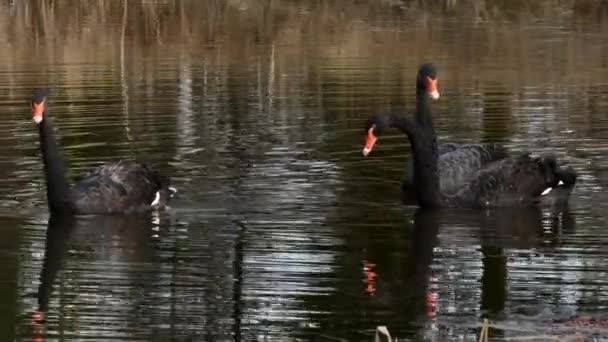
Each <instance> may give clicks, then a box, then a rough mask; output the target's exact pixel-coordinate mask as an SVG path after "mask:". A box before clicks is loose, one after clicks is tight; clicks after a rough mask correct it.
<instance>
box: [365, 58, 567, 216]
mask: <svg viewBox="0 0 608 342" xmlns="http://www.w3.org/2000/svg"><path fill="white" fill-rule="evenodd" d="M438 98H439V91H438V88H437V75H436V70H435V67H434V66H433V65H432V64H430V63H428V64H424V65H422V66H421V67H420V69H419V71H418V76H417V80H416V100H417V102H416V115H415V116H414V118H413V119H410V118H406V117H402V116H399V115H396V114H388V115H374V116H371V117H370V118H369V120H368V121H367V124H366V127H365V131H366V134H367V140H366V144H365V148H364V149H363V154H364V155H367V154H369V152H370V151H371V149H372V148H373V146H374V144H375V142H376V140H377V137H378V135H380V134H381V133H382V131H383V129H385V128H389V127H391V128H397V129H400V130H401V131H402V132H404V133H405V134H407V136H408V139H409V141H410V145H411V148H412V155H413V159H414V163H413V167H414V177H413V185H412V187H413V188H414V192H415V194H416V200H417V201H418V204H419V205H420V206H421V207H513V206H530V205H536V204H541V203H543V197H544V196H547V195H548V194H549V193H551V192H552V191H553V190H556V189H559V190H563V189H567V190H570V189H572V187H573V186H574V184H575V183H576V172H575V171H574V170H573V169H571V168H561V167H559V166H558V164H557V160H556V158H555V156H554V155H550V154H547V155H543V156H540V157H537V158H533V157H531V156H530V155H529V154H525V155H522V156H519V157H517V158H506V157H505V156H500V157H498V158H497V160H495V161H490V162H487V163H483V164H481V163H477V164H475V165H476V166H477V168H478V169H477V170H474V169H475V168H469V167H466V168H464V167H462V170H461V171H458V170H457V171H454V173H453V174H457V175H458V177H453V176H448V173H445V176H444V177H448V178H454V179H450V180H449V181H448V180H446V181H443V182H442V181H441V179H440V177H441V176H442V171H440V167H442V163H446V162H447V161H448V160H449V158H448V157H442V156H447V155H449V154H451V153H453V152H446V153H444V154H442V155H440V154H439V152H440V151H439V149H438V147H437V137H436V134H435V128H434V126H433V118H432V114H431V109H430V101H431V99H438ZM503 152H504V151H503ZM475 153H479V151H478V152H475ZM501 153H502V152H501ZM444 158H445V159H444ZM442 159H443V162H442V161H441V160H442ZM456 159H458V158H456ZM443 172H445V171H443ZM450 172H452V171H450ZM447 183H450V186H442V184H447ZM558 192H559V193H563V194H565V196H569V194H570V192H569V191H556V193H558Z"/></svg>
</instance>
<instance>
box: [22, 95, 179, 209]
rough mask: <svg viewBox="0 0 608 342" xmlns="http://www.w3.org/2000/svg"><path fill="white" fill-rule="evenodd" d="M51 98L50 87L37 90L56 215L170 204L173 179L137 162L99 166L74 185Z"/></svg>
mask: <svg viewBox="0 0 608 342" xmlns="http://www.w3.org/2000/svg"><path fill="white" fill-rule="evenodd" d="M47 97H48V91H47V90H46V89H37V90H35V91H34V98H33V100H32V115H33V118H34V122H36V124H37V125H38V131H39V135H40V150H41V152H42V160H43V163H44V173H45V176H46V190H47V200H48V205H49V210H50V211H51V213H52V214H55V215H61V214H126V213H133V212H143V211H148V210H152V209H163V208H165V207H166V206H167V203H168V202H169V200H170V199H171V197H173V195H174V193H175V192H176V190H175V189H174V188H172V187H171V186H170V180H169V178H168V177H166V176H163V175H161V174H159V173H157V172H155V171H153V170H151V169H150V168H149V167H148V166H147V165H146V164H143V163H139V162H135V161H119V162H117V163H113V164H106V165H102V166H99V167H98V168H97V169H95V170H94V171H93V172H91V173H90V174H88V175H86V176H85V177H84V178H83V179H82V180H81V181H80V182H78V183H77V184H76V185H74V187H72V188H70V186H69V185H68V182H67V180H66V178H65V167H64V164H63V159H62V157H61V154H60V152H59V150H58V146H57V142H56V140H55V134H54V132H53V127H52V124H51V120H50V118H49V117H48V115H47V110H46V101H47Z"/></svg>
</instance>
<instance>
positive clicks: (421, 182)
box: [408, 87, 441, 207]
mask: <svg viewBox="0 0 608 342" xmlns="http://www.w3.org/2000/svg"><path fill="white" fill-rule="evenodd" d="M430 101H431V99H430V98H429V96H428V94H427V93H426V91H425V90H424V89H420V87H418V88H417V90H416V115H415V121H416V130H415V132H413V134H408V137H409V139H410V144H411V145H412V154H413V157H414V182H415V184H416V186H415V189H416V197H417V199H418V204H419V205H420V206H421V207H437V206H440V204H441V192H440V188H439V172H438V168H437V160H438V155H437V136H436V135H435V128H434V127H433V117H432V113H431V104H430Z"/></svg>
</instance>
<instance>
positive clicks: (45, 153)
mask: <svg viewBox="0 0 608 342" xmlns="http://www.w3.org/2000/svg"><path fill="white" fill-rule="evenodd" d="M38 132H39V134H40V151H41V152H42V161H43V163H44V174H45V177H46V195H47V200H48V205H49V210H50V211H51V213H52V214H65V213H70V212H71V211H72V210H71V208H72V206H71V198H70V186H69V185H68V182H67V180H66V179H65V166H64V164H63V158H62V157H61V154H60V153H59V149H58V147H57V142H56V141H55V134H54V133H53V126H52V125H51V123H50V121H49V118H48V117H46V115H45V118H44V119H43V120H42V122H41V123H40V124H39V125H38Z"/></svg>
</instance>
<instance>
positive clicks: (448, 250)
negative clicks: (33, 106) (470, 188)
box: [0, 0, 608, 341]
mask: <svg viewBox="0 0 608 342" xmlns="http://www.w3.org/2000/svg"><path fill="white" fill-rule="evenodd" d="M0 23H1V24H0V27H2V29H1V30H0V44H2V46H4V49H2V50H1V51H0V75H1V77H0V111H1V112H2V116H1V117H0V140H1V145H0V146H1V148H0V265H2V266H1V267H2V268H1V270H2V272H0V322H2V323H0V335H1V336H4V337H5V340H20V341H21V340H22V341H30V340H34V341H42V340H48V341H55V340H61V341H63V340H73V339H81V340H114V341H132V340H142V341H148V340H176V341H199V340H218V341H219V340H221V341H223V340H237V341H240V340H246V341H251V340H263V341H265V340H316V341H342V340H352V341H372V340H373V337H374V331H375V329H376V327H377V326H379V325H385V326H386V327H387V328H388V329H389V330H390V332H391V334H392V335H393V337H398V338H399V340H400V341H401V340H406V341H407V340H417V341H418V340H425V341H476V338H477V336H478V334H479V330H480V328H479V327H480V322H481V321H482V320H483V319H484V318H488V319H489V321H490V323H491V324H492V326H493V327H494V329H491V330H490V334H489V335H490V336H489V337H490V341H508V340H516V339H518V338H519V339H522V338H532V337H534V338H536V339H537V340H539V341H546V340H549V339H550V338H552V337H555V336H561V337H563V338H571V337H572V338H574V337H580V338H583V339H584V338H588V339H589V340H590V339H591V338H592V337H596V338H599V339H608V315H607V314H606V313H607V312H608V267H607V265H606V259H607V258H608V230H607V227H606V218H607V217H608V214H607V211H608V195H607V194H606V187H607V186H608V172H606V170H607V167H608V148H607V146H608V145H607V144H606V143H607V141H606V137H608V39H606V37H607V36H608V9H607V6H606V5H605V4H604V3H603V2H600V1H593V0H588V1H585V0H580V1H579V0H576V1H575V0H571V1H557V0H555V1H551V0H547V1H536V2H521V1H513V2H491V1H475V0H469V1H456V0H445V1H437V2H432V4H431V2H429V3H428V4H425V5H421V4H420V3H419V2H408V1H403V2H402V1H378V2H373V3H372V4H369V3H365V2H358V1H342V0H340V1H295V0H293V1H262V2H253V1H247V0H242V1H214V0H213V1H200V2H199V1H172V0H164V1H162V0H157V1H143V0H142V1H129V2H128V4H127V2H126V1H125V2H117V1H92V0H91V1H86V0H73V1H55V2H50V3H46V2H32V3H29V2H14V1H5V2H2V3H0ZM425 61H433V62H434V63H435V64H436V65H437V67H438V69H439V75H440V87H441V90H442V97H441V99H440V101H438V102H436V103H434V107H433V108H434V113H435V116H436V119H435V122H436V125H437V132H438V135H439V140H440V141H450V142H480V141H483V142H498V143H501V144H503V145H504V146H506V147H507V148H508V150H509V151H510V153H512V154H518V153H523V152H526V151H530V152H532V153H534V154H540V153H543V152H553V153H556V154H557V155H558V156H559V157H560V158H561V159H563V160H565V161H567V163H568V164H569V165H571V166H572V167H574V168H575V169H576V171H577V172H578V175H579V178H578V183H577V185H576V188H575V190H574V192H573V193H572V195H571V200H570V204H569V206H568V207H567V208H562V209H560V210H538V209H526V210H492V211H476V210H443V211H439V212H426V211H421V210H419V209H418V208H417V207H416V206H414V205H406V204H404V203H402V202H401V200H400V181H401V179H402V176H403V172H404V171H403V170H404V167H405V163H406V161H407V160H409V159H410V149H409V143H408V142H407V139H406V138H405V137H404V136H402V135H401V134H399V133H396V132H395V133H394V134H390V135H388V136H383V137H382V139H381V141H380V142H379V143H378V147H377V148H376V149H375V150H374V153H373V154H372V155H371V156H370V157H368V158H366V159H364V158H363V157H362V156H361V148H362V145H363V140H364V134H363V126H364V123H365V120H366V118H367V116H368V115H370V114H372V113H375V112H380V111H386V110H398V109H400V108H404V109H405V110H404V112H405V113H411V112H412V108H413V107H414V103H415V98H414V96H415V95H414V92H415V89H414V86H415V85H414V81H415V73H416V70H417V68H418V66H419V65H420V64H421V63H423V62H425ZM37 86H47V87H49V88H50V89H51V96H50V98H49V110H50V113H51V115H52V116H53V117H54V125H55V129H56V131H57V133H58V135H59V137H60V143H61V146H62V150H63V153H64V156H65V158H66V160H67V162H68V164H69V177H70V179H72V180H76V179H78V177H79V175H80V174H82V173H84V172H86V171H87V170H90V169H91V168H93V167H95V166H97V165H100V164H101V163H104V162H109V161H116V160H119V159H132V158H135V159H138V160H142V161H146V162H148V163H149V164H151V165H152V166H153V167H154V168H156V169H158V170H160V171H162V172H164V173H166V174H168V175H170V176H171V177H172V181H173V183H174V185H175V186H176V187H177V188H178V190H179V193H178V196H177V197H176V198H175V199H174V200H173V202H172V208H171V210H169V211H168V212H165V213H161V214H152V215H150V216H145V217H93V216H88V217H86V216H85V217H78V218H74V219H58V218H53V219H51V218H50V216H49V214H48V209H47V205H46V197H45V183H44V182H45V180H44V173H43V172H42V162H41V159H40V152H39V144H38V134H37V131H36V128H35V125H34V123H33V122H32V120H31V113H30V109H29V105H28V102H27V100H28V98H29V96H30V94H31V90H32V88H34V87H37ZM41 314H42V315H44V320H41V319H37V318H39V316H40V315H41Z"/></svg>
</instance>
